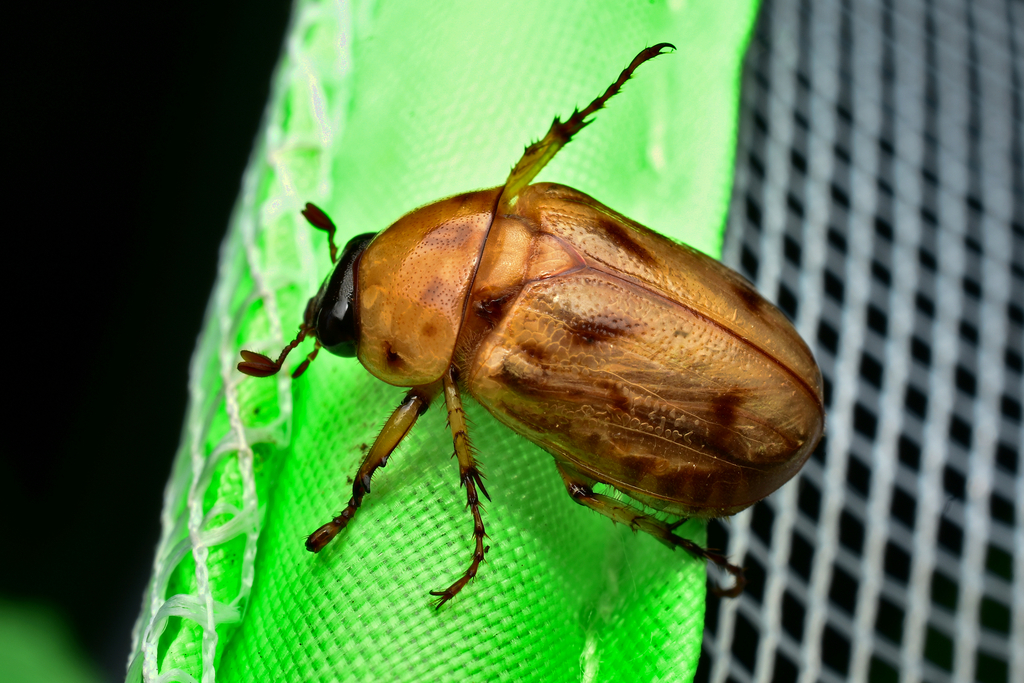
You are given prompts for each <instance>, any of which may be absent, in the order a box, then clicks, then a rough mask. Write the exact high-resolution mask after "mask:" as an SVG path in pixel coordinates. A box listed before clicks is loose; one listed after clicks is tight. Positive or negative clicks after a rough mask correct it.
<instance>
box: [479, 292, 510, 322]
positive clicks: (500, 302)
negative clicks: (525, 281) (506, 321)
mask: <svg viewBox="0 0 1024 683" xmlns="http://www.w3.org/2000/svg"><path fill="white" fill-rule="evenodd" d="M515 295H516V288H509V289H506V290H504V291H502V292H499V293H498V294H496V295H494V296H489V297H487V298H484V299H481V300H479V301H477V302H476V303H475V304H474V306H473V308H474V311H475V312H476V314H477V316H479V317H481V318H483V319H484V320H486V321H487V324H488V325H489V326H490V327H491V328H492V329H493V328H495V327H497V326H498V323H499V322H500V321H501V319H502V317H503V316H504V314H505V306H506V304H508V302H509V301H511V300H512V299H513V298H514V297H515Z"/></svg>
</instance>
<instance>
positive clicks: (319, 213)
mask: <svg viewBox="0 0 1024 683" xmlns="http://www.w3.org/2000/svg"><path fill="white" fill-rule="evenodd" d="M302 215H303V216H304V217H305V219H306V220H307V221H309V224H310V225H312V226H313V227H314V228H317V229H318V230H325V231H327V243H328V245H329V246H330V248H331V263H337V262H338V247H337V246H335V244H334V233H336V232H337V231H338V229H337V228H336V227H335V226H334V221H332V220H331V219H330V218H329V217H328V216H327V214H326V213H324V212H323V209H321V208H320V207H319V206H317V205H316V204H312V203H310V202H306V208H305V209H303V210H302ZM310 360H313V359H312V358H310Z"/></svg>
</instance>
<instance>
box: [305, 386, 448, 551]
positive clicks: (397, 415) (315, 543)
mask: <svg viewBox="0 0 1024 683" xmlns="http://www.w3.org/2000/svg"><path fill="white" fill-rule="evenodd" d="M438 388H439V387H433V386H429V387H414V388H412V389H410V390H409V393H407V394H406V395H405V398H404V399H402V402H401V403H400V404H399V405H398V407H397V408H396V409H395V412H393V413H391V417H389V418H388V421H387V422H386V423H385V424H384V428H383V429H381V430H380V434H378V435H377V439H376V440H375V441H374V442H373V446H371V447H370V450H368V451H367V452H366V457H365V458H363V462H362V464H361V465H359V470H358V471H357V472H356V477H355V481H353V482H352V498H350V499H349V501H348V505H347V506H346V507H345V509H344V510H343V511H342V513H341V514H340V515H338V516H337V517H335V518H334V519H332V520H331V521H330V522H328V523H327V524H324V525H323V526H322V527H320V528H319V529H317V530H316V531H314V532H313V533H311V534H310V535H309V538H307V539H306V550H308V551H310V552H313V553H318V552H320V551H321V550H322V549H323V547H324V546H325V545H327V544H328V543H330V542H331V540H332V539H333V538H334V537H335V536H337V535H338V533H339V532H340V531H341V530H342V529H344V528H345V527H346V526H348V523H349V522H350V521H352V518H353V517H355V514H356V510H358V509H359V506H360V505H361V504H362V502H363V496H365V495H366V494H367V493H369V492H370V479H371V478H372V477H373V474H374V472H376V471H377V468H379V467H384V466H385V465H386V464H387V462H388V458H389V457H390V456H391V453H392V452H393V451H394V450H395V448H396V447H397V446H398V444H399V443H401V441H402V439H404V438H405V435H406V434H408V433H409V430H411V429H412V426H413V425H414V424H416V418H417V417H419V416H420V415H422V414H423V413H424V411H426V409H427V407H428V406H430V402H431V401H432V400H433V399H434V397H435V396H436V395H437V390H438Z"/></svg>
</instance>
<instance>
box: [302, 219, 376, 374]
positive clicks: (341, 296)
mask: <svg viewBox="0 0 1024 683" xmlns="http://www.w3.org/2000/svg"><path fill="white" fill-rule="evenodd" d="M373 238H374V233H371V232H367V233H363V234H362V235H356V236H355V237H353V238H352V239H350V240H349V241H348V244H346V245H345V249H344V250H342V253H341V258H339V259H338V262H337V263H335V264H334V270H333V271H331V274H330V275H328V276H327V279H326V280H324V283H323V284H322V285H321V286H320V291H319V292H317V294H316V296H314V297H313V298H312V299H310V300H309V304H308V305H307V306H306V313H305V325H306V327H307V329H310V330H312V329H315V330H316V338H317V339H318V340H319V341H320V346H322V347H323V348H325V349H327V350H328V351H330V352H331V353H333V354H335V355H336V356H344V357H346V358H351V357H352V356H354V355H356V341H357V340H358V339H359V323H358V321H357V320H356V306H355V296H356V287H357V286H358V283H357V278H356V270H357V268H358V266H359V256H360V255H361V254H362V253H363V251H364V250H365V249H366V247H367V245H369V244H370V240H372V239H373Z"/></svg>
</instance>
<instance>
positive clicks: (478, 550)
mask: <svg viewBox="0 0 1024 683" xmlns="http://www.w3.org/2000/svg"><path fill="white" fill-rule="evenodd" d="M442 381H443V383H444V400H445V403H446V404H447V407H448V424H449V426H450V427H451V429H452V442H453V443H454V445H455V456H456V457H457V458H458V459H459V479H460V481H461V483H462V485H463V486H465V487H466V507H468V508H469V509H470V511H471V512H472V514H473V538H474V539H475V540H476V547H475V548H474V550H473V560H472V562H471V563H470V565H469V569H467V570H466V572H465V573H464V574H463V575H462V576H461V577H459V580H458V581H456V582H455V583H453V584H452V585H450V586H448V588H446V589H444V590H443V591H430V594H431V595H434V596H437V601H436V602H435V604H434V606H435V607H436V608H440V607H441V605H443V604H444V603H446V602H448V601H449V600H451V599H452V598H454V597H455V596H456V595H457V594H458V592H459V591H461V590H462V589H463V588H465V587H466V584H467V583H469V582H470V580H471V579H473V577H475V576H476V572H477V569H479V567H480V563H481V562H483V560H484V554H485V553H486V552H487V551H488V550H490V547H489V546H485V545H484V537H485V536H486V534H485V533H484V520H483V518H482V517H481V516H480V498H479V496H477V492H476V489H477V487H478V486H479V487H480V492H481V493H483V494H484V496H485V497H486V498H487V500H490V499H491V497H490V496H488V495H487V489H485V488H484V482H483V480H482V476H483V475H481V474H480V470H479V469H478V468H477V465H476V459H475V458H474V457H473V449H472V447H471V446H470V443H469V433H468V432H467V431H466V413H465V411H464V410H463V409H462V398H461V397H460V396H459V388H458V386H457V385H456V384H455V379H454V378H453V377H452V371H451V370H450V369H449V371H448V372H446V373H445V374H444V376H443V377H442Z"/></svg>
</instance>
